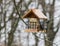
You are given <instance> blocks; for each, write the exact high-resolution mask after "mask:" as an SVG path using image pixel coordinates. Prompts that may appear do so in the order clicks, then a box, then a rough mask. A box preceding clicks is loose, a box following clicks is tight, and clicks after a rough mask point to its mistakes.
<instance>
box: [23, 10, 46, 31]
mask: <svg viewBox="0 0 60 46" xmlns="http://www.w3.org/2000/svg"><path fill="white" fill-rule="evenodd" d="M22 18H23V19H24V18H28V20H29V21H28V25H27V29H26V30H25V31H26V32H38V31H41V28H40V23H39V21H40V19H43V20H47V17H46V16H45V15H44V14H43V13H42V12H41V11H40V10H38V9H30V10H29V11H28V12H27V13H26V14H25V15H23V17H22Z"/></svg>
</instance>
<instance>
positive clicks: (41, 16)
mask: <svg viewBox="0 0 60 46" xmlns="http://www.w3.org/2000/svg"><path fill="white" fill-rule="evenodd" d="M34 16H35V17H34ZM23 18H38V19H47V17H46V16H45V15H44V14H43V13H42V12H41V11H40V10H39V9H30V10H29V11H28V12H27V13H26V14H25V15H23Z"/></svg>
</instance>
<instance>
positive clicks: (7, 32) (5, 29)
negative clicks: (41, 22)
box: [0, 0, 60, 46]
mask: <svg viewBox="0 0 60 46" xmlns="http://www.w3.org/2000/svg"><path fill="white" fill-rule="evenodd" d="M31 8H37V9H40V10H41V11H42V12H43V13H44V14H45V15H46V16H47V17H48V20H47V22H46V24H47V25H46V30H47V32H46V33H45V36H46V37H44V35H43V34H44V33H41V32H40V33H39V32H38V33H28V32H24V30H25V26H26V25H25V22H26V20H23V19H22V18H21V16H23V14H24V13H25V12H26V11H28V10H29V9H31ZM0 46H60V0H0Z"/></svg>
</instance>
